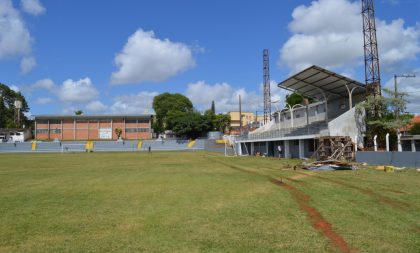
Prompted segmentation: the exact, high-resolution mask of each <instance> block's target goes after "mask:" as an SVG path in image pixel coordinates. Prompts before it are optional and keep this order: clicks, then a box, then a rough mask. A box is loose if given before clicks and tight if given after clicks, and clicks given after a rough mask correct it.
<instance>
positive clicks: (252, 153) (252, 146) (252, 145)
mask: <svg viewBox="0 0 420 253" xmlns="http://www.w3.org/2000/svg"><path fill="white" fill-rule="evenodd" d="M249 155H254V143H253V142H251V154H249Z"/></svg>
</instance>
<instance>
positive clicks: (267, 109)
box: [263, 49, 271, 124]
mask: <svg viewBox="0 0 420 253" xmlns="http://www.w3.org/2000/svg"><path fill="white" fill-rule="evenodd" d="M263 72H264V74H263V80H264V124H266V123H267V122H268V121H271V94H270V62H269V57H268V49H264V50H263Z"/></svg>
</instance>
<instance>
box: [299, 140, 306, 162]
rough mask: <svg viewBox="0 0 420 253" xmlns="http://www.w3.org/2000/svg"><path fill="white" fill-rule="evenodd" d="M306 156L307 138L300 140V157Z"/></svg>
mask: <svg viewBox="0 0 420 253" xmlns="http://www.w3.org/2000/svg"><path fill="white" fill-rule="evenodd" d="M303 158H305V140H303V139H301V140H299V159H303Z"/></svg>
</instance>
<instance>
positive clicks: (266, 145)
mask: <svg viewBox="0 0 420 253" xmlns="http://www.w3.org/2000/svg"><path fill="white" fill-rule="evenodd" d="M265 154H266V156H268V141H266V142H265Z"/></svg>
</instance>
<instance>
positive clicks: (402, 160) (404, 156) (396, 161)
mask: <svg viewBox="0 0 420 253" xmlns="http://www.w3.org/2000/svg"><path fill="white" fill-rule="evenodd" d="M356 162H358V163H367V164H371V165H394V166H398V167H412V168H418V167H420V152H373V151H358V152H356Z"/></svg>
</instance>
